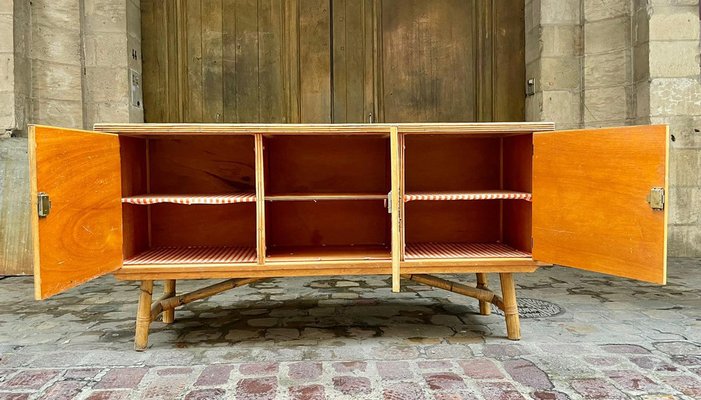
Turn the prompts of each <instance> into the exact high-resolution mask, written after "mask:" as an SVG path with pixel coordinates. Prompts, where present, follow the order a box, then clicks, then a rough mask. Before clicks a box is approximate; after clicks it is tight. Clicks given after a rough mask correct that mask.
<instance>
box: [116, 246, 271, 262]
mask: <svg viewBox="0 0 701 400" xmlns="http://www.w3.org/2000/svg"><path fill="white" fill-rule="evenodd" d="M257 259H258V258H257V257H256V249H255V248H254V247H208V246H192V247H156V248H154V249H151V250H147V251H145V252H143V253H140V254H137V255H136V256H134V257H131V258H129V259H127V260H125V261H124V265H141V264H159V265H162V264H218V263H254V262H256V261H257Z"/></svg>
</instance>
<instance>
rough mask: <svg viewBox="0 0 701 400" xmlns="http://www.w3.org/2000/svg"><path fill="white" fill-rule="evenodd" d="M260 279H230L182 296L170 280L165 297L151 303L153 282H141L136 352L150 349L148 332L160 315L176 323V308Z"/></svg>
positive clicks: (167, 281)
mask: <svg viewBox="0 0 701 400" xmlns="http://www.w3.org/2000/svg"><path fill="white" fill-rule="evenodd" d="M259 280H261V279H259V278H242V279H229V280H226V281H223V282H219V283H216V284H214V285H210V286H207V287H204V288H202V289H198V290H195V291H192V292H188V293H184V294H181V295H176V294H175V280H174V279H170V280H166V281H165V282H164V287H163V296H161V297H160V298H159V299H158V300H156V301H155V302H153V304H152V303H151V300H152V297H153V281H152V280H144V281H142V282H141V288H140V292H139V306H138V308H137V313H136V334H135V336H134V350H136V351H143V350H146V348H147V347H148V331H149V327H150V326H151V322H153V321H155V320H156V319H157V318H158V316H159V315H161V314H163V322H164V323H166V324H170V323H173V322H174V320H175V319H174V312H175V308H176V307H179V306H182V305H185V304H188V303H192V302H193V301H196V300H202V299H206V298H207V297H211V296H214V295H216V294H219V293H221V292H224V291H227V290H231V289H235V288H237V287H240V286H244V285H248V284H250V283H253V282H257V281H259Z"/></svg>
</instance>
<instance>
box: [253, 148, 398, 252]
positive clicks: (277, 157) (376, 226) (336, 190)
mask: <svg viewBox="0 0 701 400" xmlns="http://www.w3.org/2000/svg"><path fill="white" fill-rule="evenodd" d="M263 146H264V156H263V159H264V173H265V177H264V187H265V200H266V201H265V221H266V229H265V232H266V234H265V241H266V260H267V261H271V262H275V261H294V260H353V259H390V258H391V256H390V237H391V225H390V215H389V214H388V212H387V207H386V199H387V194H388V193H389V191H390V186H391V184H390V163H389V155H390V149H389V140H388V138H387V136H386V135H362V136H361V135H347V136H342V135H341V136H338V135H333V136H330V135H325V136H322V135H304V136H301V135H300V136H266V137H265V138H264V142H263Z"/></svg>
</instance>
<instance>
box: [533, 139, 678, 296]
mask: <svg viewBox="0 0 701 400" xmlns="http://www.w3.org/2000/svg"><path fill="white" fill-rule="evenodd" d="M668 137H669V133H668V129H667V126H629V127H620V128H602V129H584V130H576V131H559V132H558V131H555V132H547V133H546V132H543V133H536V134H534V136H533V258H535V259H536V260H538V261H542V262H547V263H553V264H560V265H564V266H569V267H574V268H580V269H584V270H588V271H595V272H600V273H604V274H610V275H616V276H621V277H626V278H632V279H637V280H641V281H646V282H653V283H659V284H664V283H665V280H666V275H667V273H666V267H667V239H666V236H667V207H666V206H665V205H664V195H665V194H666V193H667V192H668V190H667V156H668V147H669V145H668Z"/></svg>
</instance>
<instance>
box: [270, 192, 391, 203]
mask: <svg viewBox="0 0 701 400" xmlns="http://www.w3.org/2000/svg"><path fill="white" fill-rule="evenodd" d="M265 200H266V201H323V200H387V194H382V193H299V194H297V193H290V194H272V195H265Z"/></svg>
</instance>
